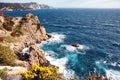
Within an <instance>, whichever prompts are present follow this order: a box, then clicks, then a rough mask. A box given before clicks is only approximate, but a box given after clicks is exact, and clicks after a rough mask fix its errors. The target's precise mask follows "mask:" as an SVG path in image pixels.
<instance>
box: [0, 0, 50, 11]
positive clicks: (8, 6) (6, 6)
mask: <svg viewBox="0 0 120 80" xmlns="http://www.w3.org/2000/svg"><path fill="white" fill-rule="evenodd" d="M48 8H50V7H49V6H48V5H44V4H38V3H34V2H31V3H0V10H9V11H12V10H35V9H48Z"/></svg>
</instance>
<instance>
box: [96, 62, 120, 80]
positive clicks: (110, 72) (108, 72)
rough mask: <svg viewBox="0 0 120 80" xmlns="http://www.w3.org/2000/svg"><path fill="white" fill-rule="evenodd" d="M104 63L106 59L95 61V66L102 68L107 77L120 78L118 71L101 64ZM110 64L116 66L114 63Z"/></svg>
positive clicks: (113, 79) (114, 79) (119, 79)
mask: <svg viewBox="0 0 120 80" xmlns="http://www.w3.org/2000/svg"><path fill="white" fill-rule="evenodd" d="M105 63H106V61H103V63H101V62H100V61H96V65H97V67H98V68H99V69H103V70H104V71H105V73H106V77H107V78H112V80H120V71H116V70H113V69H107V68H105V67H104V66H103V65H104V64H105ZM107 65H108V64H107ZM111 65H112V66H116V63H111Z"/></svg>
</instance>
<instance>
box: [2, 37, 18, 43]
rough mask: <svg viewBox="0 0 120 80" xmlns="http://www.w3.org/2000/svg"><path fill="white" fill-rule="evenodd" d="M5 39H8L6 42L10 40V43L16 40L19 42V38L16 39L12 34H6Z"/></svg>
mask: <svg viewBox="0 0 120 80" xmlns="http://www.w3.org/2000/svg"><path fill="white" fill-rule="evenodd" d="M4 41H6V42H8V43H10V42H12V43H14V42H17V41H18V40H17V39H15V38H14V37H12V36H6V37H5V39H4Z"/></svg>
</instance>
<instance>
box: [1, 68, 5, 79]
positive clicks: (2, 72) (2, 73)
mask: <svg viewBox="0 0 120 80" xmlns="http://www.w3.org/2000/svg"><path fill="white" fill-rule="evenodd" d="M6 75H7V69H6V68H4V69H2V70H0V78H1V80H6Z"/></svg>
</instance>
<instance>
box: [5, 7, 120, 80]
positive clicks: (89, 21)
mask: <svg viewBox="0 0 120 80" xmlns="http://www.w3.org/2000/svg"><path fill="white" fill-rule="evenodd" d="M28 12H31V13H33V14H35V15H37V16H38V17H39V19H40V21H41V24H42V25H44V26H45V28H46V30H47V32H48V33H50V34H51V35H53V36H54V38H53V39H51V40H48V41H47V43H45V44H43V45H42V46H41V48H42V49H43V50H44V51H45V52H46V54H52V55H54V58H55V59H56V62H54V64H57V62H59V64H57V65H61V64H62V63H63V64H62V66H65V67H66V69H67V70H71V72H75V74H74V75H75V76H79V77H84V76H86V75H88V73H89V72H91V73H93V72H94V71H97V73H100V74H102V75H105V76H107V77H113V80H119V79H120V9H49V10H47V9H46V10H35V11H12V12H4V14H5V15H10V16H23V15H25V14H26V13H28ZM57 40H58V41H57ZM72 43H79V44H80V47H79V48H78V49H77V48H74V47H72V46H71V44H72ZM64 61H66V62H64ZM69 74H70V73H69ZM67 75H68V74H67Z"/></svg>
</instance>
